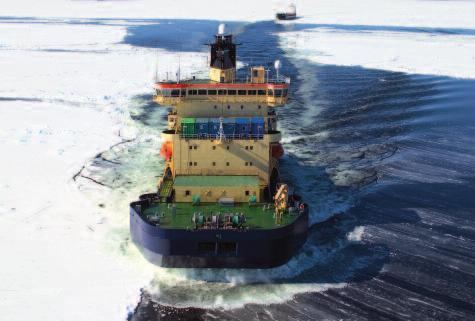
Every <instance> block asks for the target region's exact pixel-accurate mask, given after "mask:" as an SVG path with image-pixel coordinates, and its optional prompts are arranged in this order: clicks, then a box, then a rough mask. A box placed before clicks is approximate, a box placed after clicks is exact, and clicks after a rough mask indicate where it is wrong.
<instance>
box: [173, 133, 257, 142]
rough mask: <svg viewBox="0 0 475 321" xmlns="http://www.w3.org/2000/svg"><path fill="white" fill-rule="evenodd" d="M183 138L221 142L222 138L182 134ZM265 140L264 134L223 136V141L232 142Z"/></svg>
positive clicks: (212, 135)
mask: <svg viewBox="0 0 475 321" xmlns="http://www.w3.org/2000/svg"><path fill="white" fill-rule="evenodd" d="M180 137H181V138H185V139H203V140H207V139H210V140H220V139H221V136H220V135H219V134H204V133H203V134H186V133H180ZM260 139H264V133H262V134H227V135H226V134H225V135H224V136H222V140H224V141H231V140H260Z"/></svg>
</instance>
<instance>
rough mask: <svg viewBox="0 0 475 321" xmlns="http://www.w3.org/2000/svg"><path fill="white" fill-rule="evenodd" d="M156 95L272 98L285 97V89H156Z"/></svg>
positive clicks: (286, 91) (286, 92)
mask: <svg viewBox="0 0 475 321" xmlns="http://www.w3.org/2000/svg"><path fill="white" fill-rule="evenodd" d="M156 92H157V95H161V96H164V97H184V96H186V95H188V96H195V95H198V96H215V95H219V96H236V95H238V96H256V95H257V96H266V95H267V96H272V97H287V94H288V90H287V89H275V90H273V89H268V90H265V89H257V90H255V89H249V90H241V89H239V90H235V89H218V90H216V89H188V91H187V90H186V89H157V90H156Z"/></svg>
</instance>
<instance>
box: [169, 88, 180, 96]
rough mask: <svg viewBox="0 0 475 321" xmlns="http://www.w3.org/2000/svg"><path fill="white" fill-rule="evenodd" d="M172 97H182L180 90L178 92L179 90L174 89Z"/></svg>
mask: <svg viewBox="0 0 475 321" xmlns="http://www.w3.org/2000/svg"><path fill="white" fill-rule="evenodd" d="M171 96H172V97H180V90H178V89H172V93H171Z"/></svg>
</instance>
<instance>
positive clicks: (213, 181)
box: [174, 175, 259, 186]
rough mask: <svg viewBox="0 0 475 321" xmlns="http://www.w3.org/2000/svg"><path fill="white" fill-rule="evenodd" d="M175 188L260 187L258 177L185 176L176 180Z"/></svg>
mask: <svg viewBox="0 0 475 321" xmlns="http://www.w3.org/2000/svg"><path fill="white" fill-rule="evenodd" d="M174 185H175V186H259V178H258V177H257V176H244V175H243V176H237V175H236V176H229V175H219V176H215V175H207V176H200V175H183V176H177V177H176V178H175V183H174Z"/></svg>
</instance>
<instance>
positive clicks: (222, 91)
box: [218, 89, 226, 96]
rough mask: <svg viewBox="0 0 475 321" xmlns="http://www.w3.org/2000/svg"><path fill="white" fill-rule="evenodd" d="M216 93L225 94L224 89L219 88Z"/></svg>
mask: <svg viewBox="0 0 475 321" xmlns="http://www.w3.org/2000/svg"><path fill="white" fill-rule="evenodd" d="M218 95H221V96H222V95H226V89H220V90H218Z"/></svg>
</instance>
